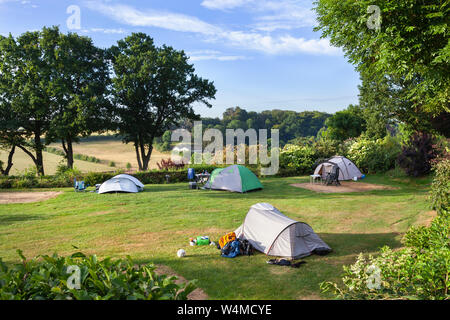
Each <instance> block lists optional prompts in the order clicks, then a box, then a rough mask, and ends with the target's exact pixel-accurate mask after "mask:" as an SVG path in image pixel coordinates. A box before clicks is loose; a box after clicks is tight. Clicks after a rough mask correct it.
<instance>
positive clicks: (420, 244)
mask: <svg viewBox="0 0 450 320" xmlns="http://www.w3.org/2000/svg"><path fill="white" fill-rule="evenodd" d="M436 171H437V174H436V178H435V180H434V182H433V185H434V186H435V187H434V190H433V191H432V192H431V193H432V195H433V196H432V199H433V206H435V207H437V208H440V207H441V205H443V206H444V208H442V210H439V209H438V212H439V215H438V216H437V217H436V218H435V219H434V220H433V221H432V223H431V225H430V226H429V227H425V226H414V227H411V228H410V229H409V230H408V232H407V233H406V234H405V236H404V237H403V239H402V242H403V244H404V245H405V248H402V249H400V250H397V251H394V250H392V249H390V248H388V247H384V248H382V249H381V252H380V253H379V255H377V256H375V257H374V256H372V255H370V256H369V257H368V258H367V259H366V258H365V257H364V255H363V254H360V255H359V257H358V259H357V261H356V263H354V264H353V265H350V266H344V275H343V278H342V282H343V286H342V285H338V284H337V283H333V282H323V283H321V285H320V287H321V289H322V291H323V292H328V291H332V292H333V293H334V294H335V295H336V296H337V297H338V298H342V299H377V300H378V299H427V300H428V299H429V300H444V299H447V300H448V299H450V291H449V289H450V281H449V274H450V215H449V213H448V183H449V179H448V174H449V171H448V163H442V164H441V165H440V166H438V168H437V169H436ZM441 171H442V172H441ZM440 179H442V180H443V182H444V186H443V187H442V186H441V184H440V182H439V181H440ZM445 184H446V186H445ZM441 187H442V189H445V188H446V189H445V190H446V191H444V192H441V191H440V190H441ZM436 190H438V191H436ZM437 199H438V200H437ZM442 199H443V200H442Z"/></svg>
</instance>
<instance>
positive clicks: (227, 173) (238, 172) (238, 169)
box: [205, 165, 263, 193]
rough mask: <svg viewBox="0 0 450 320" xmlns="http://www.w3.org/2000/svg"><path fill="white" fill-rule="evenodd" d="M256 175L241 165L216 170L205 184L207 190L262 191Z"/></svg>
mask: <svg viewBox="0 0 450 320" xmlns="http://www.w3.org/2000/svg"><path fill="white" fill-rule="evenodd" d="M262 188H263V186H262V184H261V182H260V181H259V180H258V178H257V177H256V175H255V174H254V173H253V172H251V171H250V170H249V169H247V168H246V167H244V166H241V165H233V166H230V167H228V168H225V169H223V168H219V169H215V170H214V171H213V172H212V173H211V177H210V178H209V180H208V182H207V183H206V184H205V189H213V190H227V191H232V192H241V193H243V192H249V191H252V190H258V189H262Z"/></svg>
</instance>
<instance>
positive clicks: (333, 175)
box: [325, 166, 341, 186]
mask: <svg viewBox="0 0 450 320" xmlns="http://www.w3.org/2000/svg"><path fill="white" fill-rule="evenodd" d="M339 173H340V169H339V167H338V166H334V167H333V169H332V170H331V172H330V173H329V174H328V175H327V178H326V181H325V184H326V185H327V186H329V185H332V184H335V185H336V186H340V185H341V183H340V182H339Z"/></svg>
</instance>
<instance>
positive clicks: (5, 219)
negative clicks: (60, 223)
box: [0, 213, 43, 226]
mask: <svg viewBox="0 0 450 320" xmlns="http://www.w3.org/2000/svg"><path fill="white" fill-rule="evenodd" d="M42 219H43V217H42V216H39V215H32V214H16V213H6V214H5V213H2V214H0V226H6V225H10V224H14V223H17V222H25V221H33V220H42Z"/></svg>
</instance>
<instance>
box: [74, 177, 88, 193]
mask: <svg viewBox="0 0 450 320" xmlns="http://www.w3.org/2000/svg"><path fill="white" fill-rule="evenodd" d="M73 181H74V188H75V192H83V191H86V189H87V187H89V185H88V184H85V183H84V181H77V179H76V178H74V179H73Z"/></svg>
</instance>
